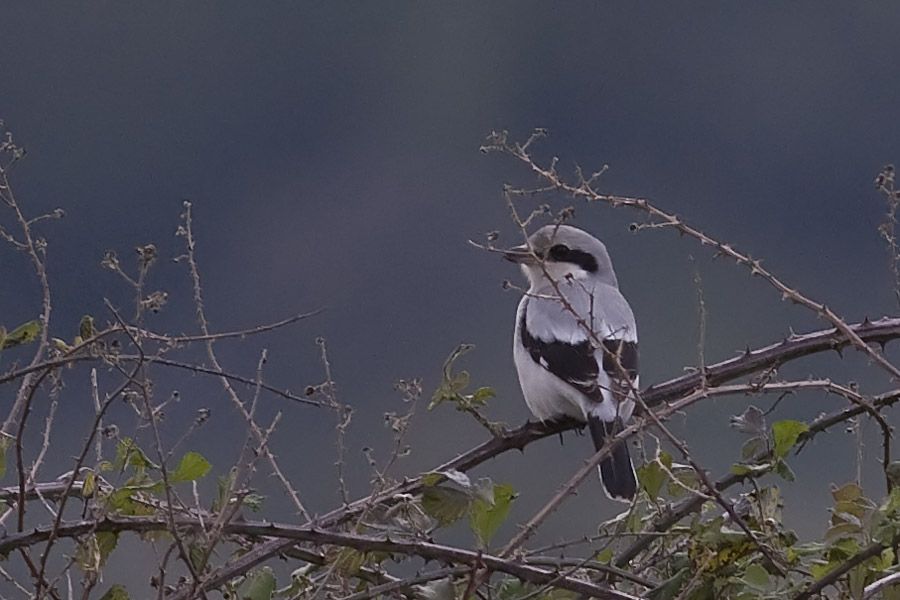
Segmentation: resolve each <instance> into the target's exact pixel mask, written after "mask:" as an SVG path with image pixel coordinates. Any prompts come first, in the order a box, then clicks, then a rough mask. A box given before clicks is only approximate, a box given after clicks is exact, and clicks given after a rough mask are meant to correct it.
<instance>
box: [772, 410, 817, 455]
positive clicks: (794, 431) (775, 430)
mask: <svg viewBox="0 0 900 600" xmlns="http://www.w3.org/2000/svg"><path fill="white" fill-rule="evenodd" d="M807 431H809V425H807V424H806V423H804V422H802V421H792V420H790V419H788V420H784V421H778V422H776V423H773V424H772V437H773V438H774V440H775V456H777V457H778V458H784V457H785V456H787V454H788V452H790V451H791V448H793V447H794V444H796V443H797V439H798V438H799V437H800V435H801V434H803V433H806V432H807Z"/></svg>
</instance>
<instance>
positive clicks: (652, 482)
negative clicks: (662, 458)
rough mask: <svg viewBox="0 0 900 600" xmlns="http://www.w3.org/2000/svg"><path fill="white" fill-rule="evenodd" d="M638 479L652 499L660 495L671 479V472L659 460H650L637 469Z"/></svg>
mask: <svg viewBox="0 0 900 600" xmlns="http://www.w3.org/2000/svg"><path fill="white" fill-rule="evenodd" d="M637 476H638V481H639V482H640V484H641V487H642V488H643V489H644V491H645V492H647V495H648V496H650V499H651V500H656V499H657V498H658V497H659V491H660V490H661V489H662V486H663V484H664V483H665V482H666V481H667V480H668V479H669V474H668V473H666V471H665V470H664V469H663V468H662V465H660V464H659V463H658V462H657V461H655V460H654V461H652V462H648V463H647V464H645V465H644V466H642V467H640V468H638V470H637Z"/></svg>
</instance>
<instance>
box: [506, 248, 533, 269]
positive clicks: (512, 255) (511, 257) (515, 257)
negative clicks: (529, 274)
mask: <svg viewBox="0 0 900 600" xmlns="http://www.w3.org/2000/svg"><path fill="white" fill-rule="evenodd" d="M503 258H505V259H506V260H508V261H510V262H514V263H517V264H520V265H531V264H534V263H536V262H537V259H536V258H535V256H534V254H533V253H532V252H531V250H529V249H528V246H527V245H525V244H522V245H521V246H513V247H512V248H509V249H507V250H503Z"/></svg>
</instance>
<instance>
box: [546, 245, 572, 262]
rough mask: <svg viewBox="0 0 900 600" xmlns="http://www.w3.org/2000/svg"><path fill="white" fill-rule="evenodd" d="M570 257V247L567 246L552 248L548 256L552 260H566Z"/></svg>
mask: <svg viewBox="0 0 900 600" xmlns="http://www.w3.org/2000/svg"><path fill="white" fill-rule="evenodd" d="M568 255H569V247H568V246H566V245H565V244H556V245H555V246H553V247H551V248H550V251H549V252H547V256H548V257H549V258H551V259H552V260H559V261H561V260H565V259H566V256H568Z"/></svg>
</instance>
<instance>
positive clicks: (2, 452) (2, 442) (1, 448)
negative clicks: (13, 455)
mask: <svg viewBox="0 0 900 600" xmlns="http://www.w3.org/2000/svg"><path fill="white" fill-rule="evenodd" d="M11 445H12V440H11V439H10V438H8V437H6V436H5V435H0V479H3V476H4V475H6V450H7V448H9V447H10V446H11Z"/></svg>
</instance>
